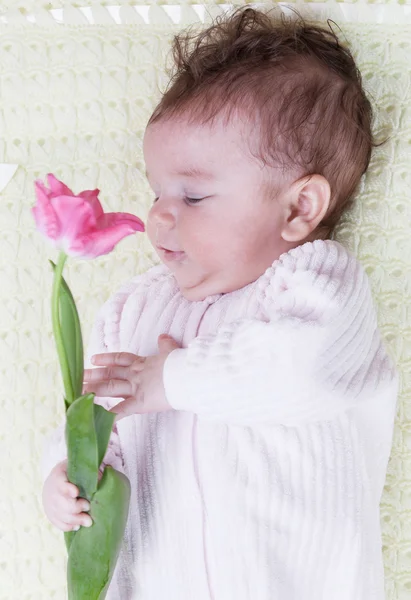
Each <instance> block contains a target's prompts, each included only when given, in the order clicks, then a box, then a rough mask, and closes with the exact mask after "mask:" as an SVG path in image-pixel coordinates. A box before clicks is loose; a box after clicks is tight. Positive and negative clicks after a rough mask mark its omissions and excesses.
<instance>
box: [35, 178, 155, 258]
mask: <svg viewBox="0 0 411 600" xmlns="http://www.w3.org/2000/svg"><path fill="white" fill-rule="evenodd" d="M47 179H48V184H49V187H50V189H48V188H47V187H46V186H45V185H44V184H43V182H42V181H39V180H37V181H36V182H35V188H36V197H37V202H36V205H35V206H34V207H33V209H32V210H33V215H34V219H35V221H36V226H37V229H38V231H40V233H42V234H43V235H45V236H46V237H47V238H48V239H49V240H50V241H51V242H52V243H53V245H54V246H56V247H57V248H59V249H60V250H61V251H63V252H64V253H65V254H68V255H69V256H76V257H79V258H96V257H97V256H102V255H103V254H108V253H109V252H111V251H112V250H113V248H114V246H115V245H116V244H117V243H118V242H120V241H121V240H122V239H123V238H124V237H126V236H127V235H130V234H132V233H134V232H136V231H144V223H143V222H142V221H141V220H140V219H139V218H138V217H135V216H134V215H130V214H128V213H104V211H103V208H102V206H101V204H100V201H99V199H98V194H99V190H86V191H84V192H81V193H80V194H78V195H77V196H76V195H75V194H73V192H72V191H71V190H70V189H69V188H68V187H67V186H66V185H64V183H63V182H62V181H59V180H58V179H56V177H54V175H52V174H51V173H49V174H48V175H47Z"/></svg>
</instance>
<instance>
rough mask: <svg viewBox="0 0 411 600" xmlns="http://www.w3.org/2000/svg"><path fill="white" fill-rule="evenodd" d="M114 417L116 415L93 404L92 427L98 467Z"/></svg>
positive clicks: (101, 460) (105, 448)
mask: <svg viewBox="0 0 411 600" xmlns="http://www.w3.org/2000/svg"><path fill="white" fill-rule="evenodd" d="M115 417H116V415H115V414H114V413H111V412H109V411H108V410H106V409H105V408H103V407H102V406H100V405H99V404H94V426H95V430H96V436H97V455H98V466H100V465H101V463H102V462H103V458H104V455H105V453H106V450H107V446H108V441H109V439H110V434H111V430H112V429H113V423H114V419H115Z"/></svg>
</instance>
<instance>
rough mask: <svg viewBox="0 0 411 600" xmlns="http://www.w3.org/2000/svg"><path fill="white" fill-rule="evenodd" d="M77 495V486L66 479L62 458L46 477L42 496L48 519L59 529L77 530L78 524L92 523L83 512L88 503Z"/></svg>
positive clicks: (64, 464) (88, 506) (86, 508)
mask: <svg viewBox="0 0 411 600" xmlns="http://www.w3.org/2000/svg"><path fill="white" fill-rule="evenodd" d="M78 496H79V490H78V488H77V487H76V486H75V485H73V484H72V483H70V482H69V481H68V479H67V461H66V460H64V461H63V462H61V463H59V464H58V465H56V466H55V467H54V469H53V470H52V471H51V473H50V475H49V476H48V477H47V479H46V481H45V483H44V486H43V498H42V499H43V508H44V512H45V513H46V516H47V518H48V520H49V521H51V523H53V525H55V527H57V528H58V529H61V531H77V530H78V529H80V525H83V527H90V525H92V520H91V517H90V515H88V514H86V512H84V511H88V510H90V503H89V502H88V501H87V500H85V499H84V498H79V497H78Z"/></svg>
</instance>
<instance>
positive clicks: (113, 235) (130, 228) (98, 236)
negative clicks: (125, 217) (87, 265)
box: [70, 217, 142, 258]
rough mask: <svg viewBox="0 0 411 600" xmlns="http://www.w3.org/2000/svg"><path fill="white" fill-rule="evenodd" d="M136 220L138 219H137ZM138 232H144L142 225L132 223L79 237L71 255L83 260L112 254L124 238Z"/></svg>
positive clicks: (72, 247)
mask: <svg viewBox="0 0 411 600" xmlns="http://www.w3.org/2000/svg"><path fill="white" fill-rule="evenodd" d="M135 218H136V219H137V217H135ZM138 221H140V219H138ZM136 231H142V229H141V226H140V223H139V224H138V226H137V225H136V224H135V223H131V222H130V223H126V222H125V223H122V224H118V225H113V226H112V227H108V228H107V229H100V230H97V231H93V232H92V233H90V234H89V235H83V236H78V237H77V239H76V240H75V241H74V244H73V245H72V246H71V248H70V253H71V254H72V255H73V256H81V257H82V258H96V257H97V256H103V255H104V254H108V253H109V252H111V251H112V250H113V248H114V247H115V246H116V245H117V244H118V242H120V241H121V240H122V239H123V238H125V237H126V236H128V235H131V234H132V233H135V232H136Z"/></svg>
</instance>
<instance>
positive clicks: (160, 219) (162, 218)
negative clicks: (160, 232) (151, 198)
mask: <svg viewBox="0 0 411 600" xmlns="http://www.w3.org/2000/svg"><path fill="white" fill-rule="evenodd" d="M149 219H150V220H151V221H152V223H154V224H156V225H161V226H163V227H173V226H174V225H175V221H176V218H175V214H174V212H173V210H172V207H170V206H168V205H167V204H166V203H163V202H161V201H159V200H158V201H157V202H156V203H155V204H154V205H153V206H152V207H151V210H150V215H149Z"/></svg>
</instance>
